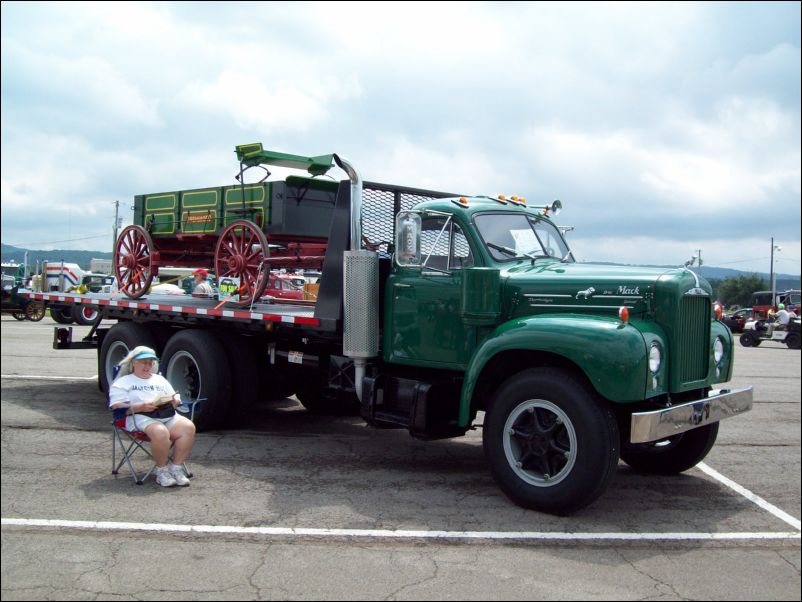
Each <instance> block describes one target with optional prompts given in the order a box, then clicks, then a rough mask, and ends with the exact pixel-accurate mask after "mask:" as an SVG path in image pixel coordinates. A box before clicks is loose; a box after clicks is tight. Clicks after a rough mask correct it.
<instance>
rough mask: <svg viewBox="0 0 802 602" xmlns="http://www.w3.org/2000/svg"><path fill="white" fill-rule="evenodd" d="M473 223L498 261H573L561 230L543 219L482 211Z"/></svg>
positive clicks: (520, 214) (492, 255)
mask: <svg viewBox="0 0 802 602" xmlns="http://www.w3.org/2000/svg"><path fill="white" fill-rule="evenodd" d="M474 222H475V223H476V228H477V230H478V231H479V234H480V235H481V237H482V240H483V241H484V243H485V246H487V249H488V251H489V252H490V255H491V257H493V259H495V260H496V261H513V260H515V259H539V258H543V257H550V258H554V259H558V260H560V261H570V262H573V261H574V257H573V255H572V254H571V250H570V249H569V248H568V245H566V244H565V241H564V240H563V237H562V235H561V234H560V231H559V230H558V229H557V228H556V227H555V226H554V225H553V224H552V223H551V222H548V221H546V220H544V219H540V218H537V217H535V216H532V215H525V214H522V213H483V214H480V215H477V216H476V217H475V218H474Z"/></svg>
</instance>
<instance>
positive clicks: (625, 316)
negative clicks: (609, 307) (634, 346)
mask: <svg viewBox="0 0 802 602" xmlns="http://www.w3.org/2000/svg"><path fill="white" fill-rule="evenodd" d="M618 317H619V318H620V319H621V321H622V322H623V323H624V324H626V323H627V322H629V308H628V307H620V308H619V309H618Z"/></svg>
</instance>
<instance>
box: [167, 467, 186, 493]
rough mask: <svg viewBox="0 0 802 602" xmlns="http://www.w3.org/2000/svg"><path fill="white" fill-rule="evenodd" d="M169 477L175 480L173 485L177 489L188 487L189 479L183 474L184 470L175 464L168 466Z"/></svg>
mask: <svg viewBox="0 0 802 602" xmlns="http://www.w3.org/2000/svg"><path fill="white" fill-rule="evenodd" d="M170 476H172V477H173V479H175V484H176V485H178V486H179V487H186V486H187V485H189V479H188V478H187V475H186V474H185V473H184V468H183V467H182V466H179V465H177V464H170Z"/></svg>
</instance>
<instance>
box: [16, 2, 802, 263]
mask: <svg viewBox="0 0 802 602" xmlns="http://www.w3.org/2000/svg"><path fill="white" fill-rule="evenodd" d="M800 125H801V124H800V4H799V3H797V2H789V3H771V2H765V3H764V2H760V3H740V2H738V3H718V2H717V3H699V4H696V3H678V4H673V3H671V4H669V3H646V4H637V3H630V2H626V3H614V4H602V3H592V4H581V3H554V4H551V3H542V2H539V3H532V4H527V3H518V2H512V3H506V2H505V3H502V2H490V3H456V2H450V3H447V4H438V3H434V2H427V3H425V4H414V3H409V4H407V3H404V4H389V3H380V2H374V3H368V2H361V3H357V4H348V3H344V4H340V3H336V2H325V3H320V4H318V3H287V2H281V3H237V2H226V3H192V2H187V3H175V4H173V3H134V4H122V3H113V2H92V3H89V4H80V3H65V4H47V3H20V2H13V3H9V2H3V4H2V241H3V243H5V244H11V245H15V246H22V247H27V248H37V249H50V248H70V249H87V250H96V251H111V247H112V229H113V221H114V204H113V203H114V201H115V200H120V201H121V204H120V207H121V215H122V216H123V217H124V219H125V221H124V223H125V224H128V223H131V211H130V208H131V203H132V199H133V196H134V195H135V194H140V193H145V192H158V191H163V190H176V189H181V188H199V187H203V186H211V185H222V184H233V183H234V180H233V177H232V176H233V175H234V173H235V172H236V171H237V163H236V161H235V157H234V153H233V150H234V146H235V145H237V144H244V143H250V142H262V143H263V144H264V145H265V148H269V149H273V150H280V151H284V152H290V153H296V154H303V155H318V154H325V153H331V152H337V153H340V154H342V155H343V156H345V157H347V158H348V159H350V160H351V161H352V162H353V163H354V164H355V165H356V166H357V168H358V169H360V170H361V174H362V176H363V177H364V178H365V179H366V180H374V181H383V182H389V183H395V184H404V185H408V186H415V187H421V188H434V189H439V190H448V191H455V192H460V193H468V194H497V193H506V194H508V195H511V194H519V195H523V196H525V197H526V198H527V199H528V200H529V201H530V202H538V203H540V202H542V203H548V202H551V201H552V200H553V199H557V198H559V199H561V200H562V202H563V205H564V208H565V209H564V211H563V212H562V214H560V216H558V218H557V221H558V224H559V225H565V226H575V228H576V229H575V230H574V231H573V232H571V234H570V235H569V242H570V243H571V244H572V246H573V247H574V249H575V251H576V254H577V256H578V257H579V258H580V259H582V260H586V261H590V260H600V261H619V262H625V263H657V264H680V263H683V262H684V261H685V260H687V259H689V258H690V256H691V255H692V254H693V253H694V251H695V250H697V249H701V251H702V258H703V260H704V264H705V265H715V266H721V267H730V268H735V269H741V270H754V271H764V272H768V271H769V265H770V262H769V257H770V254H771V238H772V237H774V239H775V243H776V244H777V245H780V246H781V247H782V251H781V252H779V253H777V263H776V266H777V270H778V271H779V272H782V273H790V274H799V273H800V162H801V161H802V158H801V157H800V130H801V128H800Z"/></svg>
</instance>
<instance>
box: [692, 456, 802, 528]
mask: <svg viewBox="0 0 802 602" xmlns="http://www.w3.org/2000/svg"><path fill="white" fill-rule="evenodd" d="M696 467H697V468H698V469H699V470H701V471H702V472H703V473H705V474H706V475H708V476H711V477H713V478H714V479H716V480H717V481H718V482H719V483H722V484H724V485H726V486H727V487H729V488H730V489H732V490H733V491H736V492H738V493H740V494H741V495H742V496H744V497H745V498H746V499H748V500H749V501H750V502H753V503H755V504H757V505H758V506H760V507H761V508H763V509H764V510H766V511H767V512H770V513H771V514H773V515H774V516H776V517H777V518H779V519H780V520H782V521H784V522H786V523H788V524H789V525H791V526H792V527H793V528H794V529H796V530H797V531H799V530H800V529H801V528H802V527H800V522H799V519H798V518H794V517H793V516H791V515H790V514H788V513H787V512H784V511H782V510H780V509H779V508H778V507H777V506H775V505H774V504H770V503H769V502H767V501H766V500H764V499H763V498H762V497H760V496H759V495H755V494H754V493H752V492H751V491H749V490H748V489H747V488H746V487H742V486H741V485H739V484H738V483H736V482H735V481H732V480H730V479H728V478H727V477H725V476H724V475H723V474H721V473H720V472H717V471H715V470H713V469H712V468H710V467H709V466H708V465H707V464H705V463H704V462H699V464H697V465H696Z"/></svg>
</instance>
